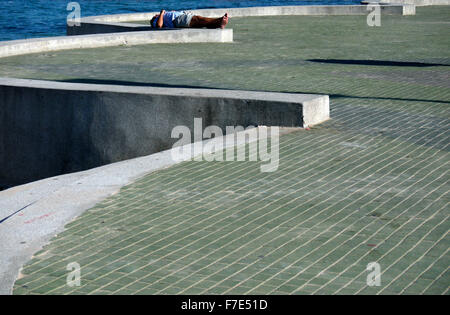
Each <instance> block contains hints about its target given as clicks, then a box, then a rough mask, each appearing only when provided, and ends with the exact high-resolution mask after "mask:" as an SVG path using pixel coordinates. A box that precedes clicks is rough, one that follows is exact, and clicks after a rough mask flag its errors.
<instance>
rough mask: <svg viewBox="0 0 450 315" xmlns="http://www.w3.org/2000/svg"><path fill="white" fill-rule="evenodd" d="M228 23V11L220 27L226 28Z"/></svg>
mask: <svg viewBox="0 0 450 315" xmlns="http://www.w3.org/2000/svg"><path fill="white" fill-rule="evenodd" d="M227 24H228V13H225V15H224V16H223V17H222V23H221V24H220V28H222V29H224V28H225V26H226V25H227Z"/></svg>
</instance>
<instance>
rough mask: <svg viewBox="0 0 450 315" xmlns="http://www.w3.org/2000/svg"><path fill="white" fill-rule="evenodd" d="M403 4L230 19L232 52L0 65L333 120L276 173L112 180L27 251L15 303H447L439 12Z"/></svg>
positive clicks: (207, 166)
mask: <svg viewBox="0 0 450 315" xmlns="http://www.w3.org/2000/svg"><path fill="white" fill-rule="evenodd" d="M417 10H418V12H417V13H418V14H417V15H416V16H407V17H406V16H405V17H399V16H395V17H394V16H382V26H381V27H379V28H370V27H367V25H366V24H365V22H366V20H365V17H270V18H245V19H244V18H241V19H232V21H231V27H233V29H234V32H235V42H234V43H233V44H222V45H220V44H197V45H194V44H183V45H150V46H137V47H117V48H105V49H95V50H85V51H68V52H57V53H47V54H40V55H33V56H21V57H13V58H6V59H1V60H0V65H1V67H0V75H1V76H5V75H11V76H12V75H14V76H16V77H29V78H42V77H45V78H48V79H56V80H75V81H80V82H105V81H108V82H110V81H111V80H115V81H126V82H128V83H129V82H139V83H140V84H160V85H161V84H166V85H171V86H200V87H219V88H233V89H236V88H239V89H251V90H265V91H282V92H293V93H295V92H299V93H300V92H303V93H325V94H330V96H331V109H332V112H331V116H332V120H330V121H328V122H326V123H324V124H322V125H320V126H317V127H315V128H312V129H311V130H301V131H297V132H293V133H290V134H286V135H283V136H282V137H281V138H280V165H279V169H278V171H276V172H273V173H261V172H260V168H259V166H260V163H259V162H250V161H247V162H196V161H192V162H186V163H183V164H179V165H176V166H173V167H171V168H168V169H164V170H160V171H157V172H155V173H152V174H149V175H147V176H145V177H143V178H141V179H139V180H138V181H136V182H135V183H133V184H131V185H129V186H127V187H124V188H123V189H122V190H121V192H120V193H119V194H117V195H115V196H113V197H111V198H109V199H107V200H105V201H103V202H101V203H100V204H98V205H97V206H95V207H94V208H92V209H90V210H88V211H86V212H85V213H84V214H83V215H82V216H80V217H79V218H78V219H76V220H75V221H73V222H72V223H70V224H68V225H67V226H66V228H67V229H66V231H65V232H63V233H61V234H60V235H58V236H57V237H55V238H54V239H53V241H52V242H51V243H50V244H49V245H48V246H46V247H45V248H44V249H43V250H42V251H41V252H39V253H37V254H36V255H35V257H34V258H33V259H32V260H31V261H30V262H29V263H28V264H27V265H26V266H25V267H24V269H23V271H22V273H23V275H24V276H23V277H22V278H21V279H20V280H18V281H17V282H16V284H15V288H14V293H15V294H30V293H31V294H59V293H60V294H99V293H100V294H202V293H210V294H311V293H315V294H332V293H337V294H398V293H403V294H417V293H419V294H420V293H425V294H448V293H449V284H450V275H449V272H448V266H449V254H448V248H449V238H448V230H449V218H448V216H449V211H448V201H449V199H448V198H449V194H448V191H449V174H448V164H449V162H450V158H449V154H448V144H449V114H450V107H449V104H450V84H449V82H450V81H449V74H450V69H449V65H450V57H449V56H450V54H449V53H450V48H449V47H450V45H449V44H450V42H449V41H450V40H449V38H450V36H449V33H450V32H449V30H448V23H449V22H450V18H449V17H450V7H427V8H418V9H417ZM112 83H113V82H112ZM119 83H120V82H119ZM122 83H123V82H122ZM71 262H77V263H79V264H80V266H81V286H80V287H68V286H67V285H66V277H67V274H68V271H67V270H66V267H67V264H69V263H71ZM370 262H377V263H379V265H380V268H381V286H377V287H369V286H367V282H366V279H367V277H368V275H369V273H370V271H368V270H366V267H367V265H368V264H369V263H370Z"/></svg>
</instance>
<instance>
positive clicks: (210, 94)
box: [0, 78, 329, 186]
mask: <svg viewBox="0 0 450 315" xmlns="http://www.w3.org/2000/svg"><path fill="white" fill-rule="evenodd" d="M0 104H1V106H0V182H2V183H3V186H13V185H18V184H23V183H26V182H31V181H34V180H38V179H42V178H46V177H50V176H56V175H60V174H65V173H70V172H76V171H81V170H86V169H90V168H93V167H97V166H100V165H104V164H109V163H112V162H116V161H121V160H126V159H131V158H135V157H138V156H144V155H149V154H152V153H156V152H160V151H162V150H165V149H169V148H170V147H171V146H172V145H173V143H174V142H175V141H176V140H177V139H172V138H171V131H172V129H173V128H174V127H175V126H178V125H183V126H187V127H190V128H193V120H194V117H198V118H202V119H203V123H204V126H205V127H206V126H209V125H216V126H219V127H220V128H222V130H225V127H226V126H237V125H240V126H244V127H246V126H250V125H253V126H256V125H267V126H286V127H304V126H305V125H312V124H318V123H320V122H322V121H324V120H327V119H328V118H329V99H328V96H320V95H308V94H304V95H299V94H285V93H268V92H249V91H232V90H211V89H178V88H170V89H169V88H153V87H130V86H114V85H92V84H77V83H59V82H51V81H35V80H21V79H6V78H5V79H2V78H0Z"/></svg>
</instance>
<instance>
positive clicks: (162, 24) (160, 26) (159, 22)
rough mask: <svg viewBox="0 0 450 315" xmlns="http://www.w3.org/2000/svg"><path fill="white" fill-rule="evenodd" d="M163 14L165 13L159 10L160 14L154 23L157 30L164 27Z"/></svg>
mask: <svg viewBox="0 0 450 315" xmlns="http://www.w3.org/2000/svg"><path fill="white" fill-rule="evenodd" d="M165 13H166V11H165V10H164V9H163V10H161V13H160V14H159V19H158V22H157V23H156V25H157V26H158V28H162V27H163V26H164V14H165Z"/></svg>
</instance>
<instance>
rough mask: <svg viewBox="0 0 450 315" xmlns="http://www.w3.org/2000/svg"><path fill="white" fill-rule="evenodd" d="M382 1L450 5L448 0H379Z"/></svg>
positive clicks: (421, 4)
mask: <svg viewBox="0 0 450 315" xmlns="http://www.w3.org/2000/svg"><path fill="white" fill-rule="evenodd" d="M380 2H384V3H399V4H413V5H417V6H428V5H450V0H380Z"/></svg>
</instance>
